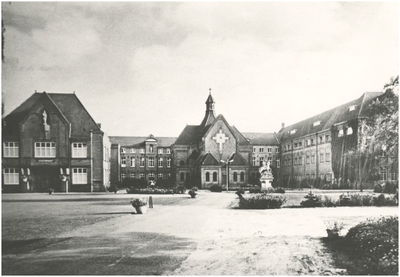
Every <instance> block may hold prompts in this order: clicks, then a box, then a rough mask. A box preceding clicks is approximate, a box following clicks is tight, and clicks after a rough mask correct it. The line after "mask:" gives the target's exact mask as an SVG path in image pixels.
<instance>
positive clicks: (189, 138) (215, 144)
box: [173, 93, 279, 189]
mask: <svg viewBox="0 0 400 277" xmlns="http://www.w3.org/2000/svg"><path fill="white" fill-rule="evenodd" d="M205 104H206V112H205V116H204V118H203V120H202V122H201V123H200V125H188V126H186V127H185V128H184V130H183V131H182V133H181V134H180V135H179V137H178V138H177V140H176V141H175V144H174V145H173V156H174V168H175V179H176V183H177V184H180V185H186V186H197V187H199V188H209V187H211V186H213V185H219V186H222V187H224V188H226V186H229V189H234V188H240V186H241V185H247V184H249V183H250V182H255V183H258V178H259V175H257V174H259V173H258V168H259V165H260V164H261V163H262V160H263V159H271V160H272V161H273V167H275V168H276V167H277V163H278V166H279V158H277V154H278V153H279V141H278V138H277V136H276V135H275V134H269V133H243V134H242V133H240V132H239V130H238V129H236V127H234V126H231V125H229V123H228V122H227V120H226V119H225V118H224V116H223V115H218V116H216V115H215V101H214V99H213V97H212V95H211V93H210V95H209V96H208V98H207V100H206V102H205ZM246 136H247V137H246ZM277 149H278V150H277ZM261 151H262V152H261ZM264 151H265V152H264ZM268 151H270V152H268ZM252 176H253V177H252ZM254 178H257V180H255V179H254Z"/></svg>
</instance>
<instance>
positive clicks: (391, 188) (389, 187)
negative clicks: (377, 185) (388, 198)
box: [382, 182, 399, 194]
mask: <svg viewBox="0 0 400 277" xmlns="http://www.w3.org/2000/svg"><path fill="white" fill-rule="evenodd" d="M398 188H399V184H398V183H397V182H386V183H385V184H384V185H383V187H382V192H383V193H389V194H394V193H396V190H397V189H398Z"/></svg>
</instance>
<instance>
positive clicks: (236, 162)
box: [230, 153, 247, 165]
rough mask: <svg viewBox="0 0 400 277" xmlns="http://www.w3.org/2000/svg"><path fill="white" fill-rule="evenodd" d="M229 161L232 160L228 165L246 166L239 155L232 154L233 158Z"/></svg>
mask: <svg viewBox="0 0 400 277" xmlns="http://www.w3.org/2000/svg"><path fill="white" fill-rule="evenodd" d="M231 159H233V161H232V162H231V163H230V165H246V164H247V162H246V160H245V159H244V158H243V157H242V155H240V154H239V153H235V154H233V157H232V158H231Z"/></svg>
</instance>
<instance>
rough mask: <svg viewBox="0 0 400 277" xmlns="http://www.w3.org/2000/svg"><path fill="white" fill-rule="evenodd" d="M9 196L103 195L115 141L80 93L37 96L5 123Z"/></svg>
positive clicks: (5, 175)
mask: <svg viewBox="0 0 400 277" xmlns="http://www.w3.org/2000/svg"><path fill="white" fill-rule="evenodd" d="M2 143H3V156H2V167H3V178H2V190H3V191H4V192H42V191H46V190H48V189H49V188H52V189H54V190H55V191H56V192H67V191H87V192H93V191H104V190H105V188H106V187H107V186H108V184H109V173H110V163H109V152H110V146H111V145H110V142H109V140H108V137H107V136H106V135H105V134H104V132H103V131H102V130H101V129H100V124H97V123H96V122H95V121H94V120H93V118H92V117H91V116H90V114H89V113H88V112H87V110H86V109H85V107H84V106H83V105H82V103H81V102H80V101H79V99H78V97H77V96H76V95H75V94H62V93H46V92H43V93H36V92H35V93H34V94H33V95H32V96H31V97H29V98H28V99H27V100H26V101H25V102H23V103H22V104H21V105H20V106H19V107H17V108H16V109H15V110H13V111H12V112H11V113H10V114H9V115H7V116H6V117H5V118H4V119H3V129H2Z"/></svg>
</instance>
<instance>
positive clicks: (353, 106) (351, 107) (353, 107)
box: [349, 105, 357, 112]
mask: <svg viewBox="0 0 400 277" xmlns="http://www.w3.org/2000/svg"><path fill="white" fill-rule="evenodd" d="M356 107H357V105H351V106H350V107H349V112H351V111H354V110H355V109H356Z"/></svg>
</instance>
